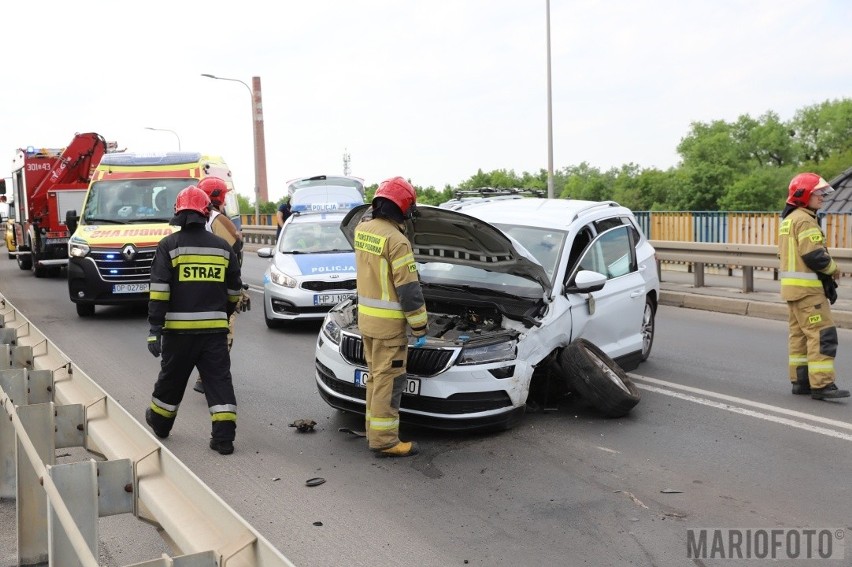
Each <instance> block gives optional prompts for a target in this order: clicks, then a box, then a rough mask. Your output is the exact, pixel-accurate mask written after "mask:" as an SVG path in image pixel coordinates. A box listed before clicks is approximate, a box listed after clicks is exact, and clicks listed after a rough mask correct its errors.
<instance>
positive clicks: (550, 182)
mask: <svg viewBox="0 0 852 567" xmlns="http://www.w3.org/2000/svg"><path fill="white" fill-rule="evenodd" d="M547 198H548V199H552V198H553V102H552V100H551V85H550V0H547Z"/></svg>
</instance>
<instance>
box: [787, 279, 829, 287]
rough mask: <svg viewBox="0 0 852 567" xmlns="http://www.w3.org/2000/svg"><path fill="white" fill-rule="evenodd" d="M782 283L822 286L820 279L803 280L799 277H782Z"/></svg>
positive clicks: (799, 285)
mask: <svg viewBox="0 0 852 567" xmlns="http://www.w3.org/2000/svg"><path fill="white" fill-rule="evenodd" d="M781 285H782V286H785V285H794V286H798V287H819V288H821V287H822V282H821V281H819V280H803V279H798V278H781Z"/></svg>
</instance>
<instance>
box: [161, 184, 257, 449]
mask: <svg viewBox="0 0 852 567" xmlns="http://www.w3.org/2000/svg"><path fill="white" fill-rule="evenodd" d="M209 205H210V199H209V198H208V197H207V194H206V193H205V192H204V191H202V190H201V189H199V188H198V187H195V186H190V187H187V188H186V189H184V190H183V191H181V192H180V193H179V194H178V196H177V200H176V201H175V216H174V218H173V219H172V220H171V224H173V225H176V226H179V227H180V230H179V231H176V232H173V233H172V234H170V235H169V236H166V237H165V238H163V239H162V240H161V241H160V243H159V244H158V245H157V252H156V254H155V255H154V260H153V263H152V265H151V291H150V298H149V301H148V323H149V324H150V326H151V328H150V331H149V333H148V350H149V351H150V352H151V354H153V355H154V356H155V357H159V356H160V354H162V356H163V359H162V362H161V365H160V373H159V375H158V376H157V382H156V383H155V384H154V392H153V394H152V395H151V405H150V407H149V408H148V409H147V410H146V411H145V421H146V422H147V423H148V425H149V426H151V429H153V431H154V433H155V434H156V435H157V437H160V438H163V439H164V438H166V437H168V436H169V432H170V431H171V429H172V427H173V426H174V422H175V417H176V416H177V412H178V408H179V407H180V402H181V400H182V399H183V394H184V391H185V390H186V383H187V381H188V380H189V377H190V375H191V374H192V370H193V368H197V369H198V371H199V373H200V374H201V375H203V376H204V381H205V395H206V397H207V405H208V407H209V410H210V418H211V420H212V435H211V439H210V448H211V449H213V450H214V451H218V452H219V453H221V454H222V455H229V454H231V453H233V452H234V443H233V441H234V437H235V433H236V427H237V401H236V397H235V395H234V386H233V383H232V382H231V359H230V355H229V353H228V317H229V316H230V315H231V313H233V312H234V310H235V309H236V305H237V302H238V301H239V300H240V291H241V289H242V283H241V281H240V265H239V262H238V261H237V257H236V254H235V253H234V251H233V248H231V246H230V245H228V243H227V242H225V241H224V240H223V239H222V238H220V237H218V236H216V235H214V234H212V233H210V232H208V231H207V230H205V228H204V227H205V223H206V222H207V217H208V215H209V210H208V207H209Z"/></svg>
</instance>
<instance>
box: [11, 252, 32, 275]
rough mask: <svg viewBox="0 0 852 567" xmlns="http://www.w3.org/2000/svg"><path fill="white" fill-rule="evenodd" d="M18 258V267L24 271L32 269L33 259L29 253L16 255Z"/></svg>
mask: <svg viewBox="0 0 852 567" xmlns="http://www.w3.org/2000/svg"><path fill="white" fill-rule="evenodd" d="M15 258H17V260H18V267H19V268H20V269H22V270H24V271H28V270H31V269H32V267H33V259H32V256H30V255H29V254H21V255H18V256H15Z"/></svg>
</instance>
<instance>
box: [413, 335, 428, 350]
mask: <svg viewBox="0 0 852 567" xmlns="http://www.w3.org/2000/svg"><path fill="white" fill-rule="evenodd" d="M423 346H426V335H423V336H422V337H417V340H415V341H414V344H413V345H411V348H420V347H423Z"/></svg>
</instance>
